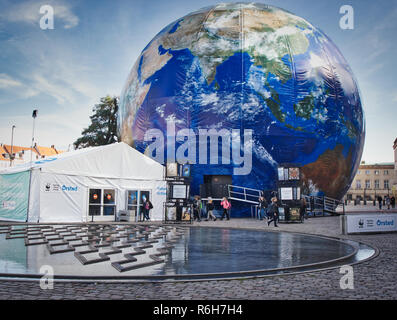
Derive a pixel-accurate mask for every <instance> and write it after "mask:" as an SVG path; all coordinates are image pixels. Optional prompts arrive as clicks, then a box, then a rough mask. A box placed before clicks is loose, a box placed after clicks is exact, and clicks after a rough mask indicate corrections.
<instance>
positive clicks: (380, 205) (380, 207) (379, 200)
mask: <svg viewBox="0 0 397 320" xmlns="http://www.w3.org/2000/svg"><path fill="white" fill-rule="evenodd" d="M378 202H379V210H382V197H381V196H378Z"/></svg>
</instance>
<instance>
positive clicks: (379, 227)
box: [345, 214, 397, 234]
mask: <svg viewBox="0 0 397 320" xmlns="http://www.w3.org/2000/svg"><path fill="white" fill-rule="evenodd" d="M345 218H346V232H347V233H348V234H349V233H365V232H391V231H397V214H371V215H369V214H352V215H346V216H345Z"/></svg>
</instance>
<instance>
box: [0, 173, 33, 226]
mask: <svg viewBox="0 0 397 320" xmlns="http://www.w3.org/2000/svg"><path fill="white" fill-rule="evenodd" d="M29 176H30V172H29V171H23V172H18V173H12V174H1V175H0V220H16V221H22V222H25V221H26V217H27V212H28V201H29Z"/></svg>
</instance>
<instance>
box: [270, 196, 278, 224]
mask: <svg viewBox="0 0 397 320" xmlns="http://www.w3.org/2000/svg"><path fill="white" fill-rule="evenodd" d="M271 201H272V203H271V204H270V205H269V208H268V213H269V216H270V219H269V220H268V221H267V225H268V226H269V225H270V223H272V222H274V226H275V227H278V225H277V219H278V205H277V197H273V198H272V199H271Z"/></svg>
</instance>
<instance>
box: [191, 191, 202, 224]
mask: <svg viewBox="0 0 397 320" xmlns="http://www.w3.org/2000/svg"><path fill="white" fill-rule="evenodd" d="M196 219H197V221H198V222H200V221H201V200H200V197H199V196H194V200H193V220H196Z"/></svg>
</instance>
